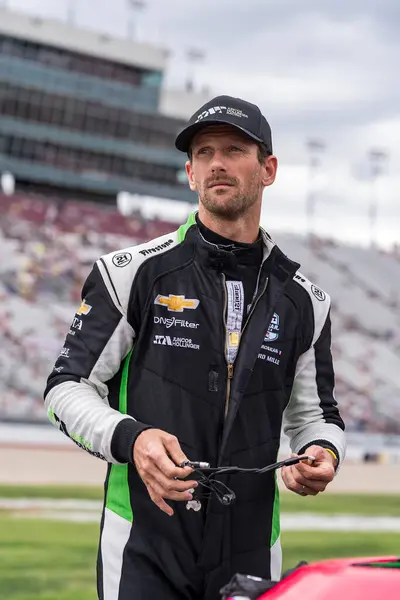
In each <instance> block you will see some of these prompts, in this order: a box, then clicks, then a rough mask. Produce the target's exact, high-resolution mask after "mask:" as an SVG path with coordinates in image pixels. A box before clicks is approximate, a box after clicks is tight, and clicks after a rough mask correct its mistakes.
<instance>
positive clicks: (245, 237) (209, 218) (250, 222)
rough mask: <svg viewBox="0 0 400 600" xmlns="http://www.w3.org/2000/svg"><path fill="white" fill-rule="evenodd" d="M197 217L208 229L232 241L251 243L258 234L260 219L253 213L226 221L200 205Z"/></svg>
mask: <svg viewBox="0 0 400 600" xmlns="http://www.w3.org/2000/svg"><path fill="white" fill-rule="evenodd" d="M199 219H200V221H201V222H202V223H203V225H205V226H206V227H208V229H211V231H214V232H215V233H217V234H218V235H221V236H222V237H224V238H226V239H228V240H232V241H233V242H242V243H245V244H252V243H253V242H255V241H256V240H257V239H258V236H259V231H260V220H259V218H257V217H255V216H253V215H245V216H243V217H240V218H239V219H237V220H236V221H228V220H226V219H222V218H221V217H217V216H215V215H213V214H212V213H210V212H208V211H207V210H204V208H203V207H202V206H201V205H200V207H199Z"/></svg>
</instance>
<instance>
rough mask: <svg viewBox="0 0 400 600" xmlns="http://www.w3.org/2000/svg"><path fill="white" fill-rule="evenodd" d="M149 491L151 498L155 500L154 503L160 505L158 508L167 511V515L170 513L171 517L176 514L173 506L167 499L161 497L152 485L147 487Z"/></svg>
mask: <svg viewBox="0 0 400 600" xmlns="http://www.w3.org/2000/svg"><path fill="white" fill-rule="evenodd" d="M147 491H148V493H149V496H150V498H151V499H152V501H153V502H154V504H155V505H156V506H158V508H159V509H160V510H162V511H163V512H165V513H166V514H167V515H169V516H170V517H172V515H173V514H174V511H173V509H172V507H171V506H169V504H167V503H166V502H165V500H163V499H162V498H161V496H159V495H157V494H156V493H155V492H154V491H153V490H152V488H151V487H150V486H148V487H147Z"/></svg>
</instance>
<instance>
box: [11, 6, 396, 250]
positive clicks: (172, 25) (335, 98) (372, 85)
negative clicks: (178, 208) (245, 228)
mask: <svg viewBox="0 0 400 600" xmlns="http://www.w3.org/2000/svg"><path fill="white" fill-rule="evenodd" d="M73 1H74V0H9V2H10V6H14V7H19V8H24V9H26V10H30V11H33V12H35V11H36V12H40V11H42V14H51V15H52V16H55V14H57V13H58V14H59V15H60V16H63V17H64V18H65V14H66V8H67V6H68V2H73ZM75 6H76V14H77V20H78V23H79V24H80V25H83V26H86V27H91V28H97V29H100V30H103V31H109V32H110V33H112V34H116V35H125V34H126V31H127V19H128V12H127V9H126V6H127V1H126V0H113V2H112V3H110V2H109V0H97V2H96V9H95V10H94V8H93V0H80V1H79V2H78V1H77V0H75ZM136 26H137V27H136V32H137V35H138V37H139V39H140V40H142V41H149V42H152V43H154V42H155V43H158V44H159V45H162V46H168V47H170V48H171V50H172V55H171V59H170V62H169V66H168V71H167V77H166V82H167V84H168V85H172V86H182V85H183V84H184V82H185V80H186V78H187V75H188V73H189V72H190V71H191V70H192V71H193V77H194V81H195V83H196V84H197V85H198V86H206V85H207V86H209V87H210V88H211V93H212V94H215V95H216V94H219V93H228V94H232V95H237V96H242V97H245V98H246V99H248V100H250V101H253V102H256V103H258V104H259V105H260V107H261V108H262V110H263V111H264V113H265V114H266V116H267V118H268V119H269V120H270V122H271V125H272V128H273V138H274V146H275V151H276V153H277V154H278V156H279V159H280V163H281V170H280V173H279V177H278V181H277V183H276V184H275V186H274V187H273V191H272V190H268V194H267V196H266V197H267V198H268V199H270V203H269V205H268V204H267V206H269V207H270V209H271V210H272V207H273V213H274V215H275V216H276V218H277V219H278V220H279V219H281V221H282V222H285V219H286V222H287V214H291V215H294V214H296V215H298V216H297V217H296V223H297V224H301V226H302V227H303V228H304V218H303V216H304V198H305V194H306V181H307V162H308V157H307V153H306V141H307V139H309V138H313V137H316V138H319V139H322V140H324V141H325V143H326V151H325V158H324V175H325V178H326V182H327V184H326V187H325V190H324V192H323V195H324V198H325V204H324V205H323V210H322V208H321V205H320V208H321V215H322V214H323V215H325V217H324V218H323V219H322V221H321V222H320V225H321V227H322V228H323V227H325V225H324V223H326V224H327V226H328V228H329V227H331V228H332V224H335V229H336V230H337V231H340V232H343V231H344V230H345V229H346V227H350V225H349V223H353V224H354V225H355V227H356V228H357V223H358V222H362V223H363V225H362V230H363V231H364V233H365V232H367V231H368V226H367V223H366V222H365V219H364V217H361V216H360V215H361V214H363V215H365V202H366V201H367V200H366V199H367V198H368V190H369V185H368V178H367V174H368V159H367V153H368V151H369V149H370V148H372V147H378V148H383V149H385V150H387V151H388V153H389V155H390V160H389V162H388V167H387V173H386V175H385V177H386V187H385V186H383V187H384V189H383V191H382V192H381V194H382V197H381V199H380V219H381V221H380V223H381V228H382V231H383V230H384V231H385V232H387V234H388V235H390V236H391V239H396V238H397V239H399V234H398V233H397V232H398V231H400V226H399V221H398V219H399V217H398V209H397V207H398V200H397V194H396V190H397V189H399V184H400V181H399V178H398V177H397V170H398V165H399V164H400V144H399V143H398V140H399V139H400V80H399V78H398V63H399V58H400V35H399V34H400V2H399V1H398V0H379V2H378V1H377V0H349V1H348V2H337V0H324V2H316V1H315V0H302V1H301V2H299V0H279V1H278V2H267V1H266V0H246V2H232V0H218V1H216V0H202V2H197V3H194V2H188V1H187V0H168V2H166V1H164V0H148V2H147V7H146V10H144V11H143V13H141V14H138V15H137V22H136ZM193 47H194V48H199V49H202V50H204V52H205V58H204V60H203V61H202V62H199V63H198V64H190V63H189V61H188V60H187V56H186V54H187V50H188V49H191V48H193ZM321 193H322V192H321ZM343 206H346V207H347V208H346V211H344V210H343V208H339V207H343ZM288 211H289V212H288ZM363 211H364V212H363ZM396 211H397V213H396ZM344 212H345V213H346V220H345V222H344V219H343V213H344ZM279 215H281V216H279ZM302 215H303V216H302ZM396 217H397V221H396ZM360 219H361V221H360ZM359 229H360V227H359ZM365 235H366V234H365ZM365 235H364V237H365ZM382 235H383V234H382Z"/></svg>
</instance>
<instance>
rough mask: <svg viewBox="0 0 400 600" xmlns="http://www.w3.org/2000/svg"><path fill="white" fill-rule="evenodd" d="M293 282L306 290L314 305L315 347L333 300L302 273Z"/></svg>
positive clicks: (296, 275)
mask: <svg viewBox="0 0 400 600" xmlns="http://www.w3.org/2000/svg"><path fill="white" fill-rule="evenodd" d="M293 281H294V282H295V283H297V284H298V285H300V286H301V287H302V288H304V289H305V290H306V292H307V293H308V295H309V297H310V300H311V303H312V307H313V313H314V325H315V327H314V337H313V341H312V345H314V344H315V342H316V341H317V339H318V338H319V336H320V334H321V331H322V328H323V326H324V323H325V321H326V317H327V316H328V312H329V309H330V306H331V298H330V296H329V295H328V294H327V293H326V292H325V291H324V290H322V289H321V288H320V287H318V286H316V285H315V284H314V283H312V282H311V281H310V280H309V279H307V277H306V276H305V275H303V274H302V273H300V271H297V272H296V274H295V275H294V277H293Z"/></svg>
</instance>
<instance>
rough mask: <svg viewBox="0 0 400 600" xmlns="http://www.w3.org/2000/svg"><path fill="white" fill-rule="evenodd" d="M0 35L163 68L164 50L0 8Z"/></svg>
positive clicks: (154, 68)
mask: <svg viewBox="0 0 400 600" xmlns="http://www.w3.org/2000/svg"><path fill="white" fill-rule="evenodd" d="M0 33H2V34H3V35H9V36H13V37H18V38H21V39H23V40H30V41H32V42H37V43H41V44H48V45H50V46H53V47H56V48H63V49H66V50H71V51H74V52H80V53H83V54H87V55H89V56H96V57H98V58H105V59H107V60H111V61H115V62H117V63H124V64H126V65H131V66H135V67H142V68H144V69H150V70H157V71H164V69H165V67H166V61H167V53H166V51H165V49H164V50H163V49H161V48H157V47H155V46H152V45H150V44H144V43H137V42H134V41H132V40H128V39H123V38H119V37H113V36H111V35H108V34H105V33H99V32H96V31H90V30H86V29H83V28H78V27H73V26H71V25H69V24H67V23H63V22H62V21H56V20H54V19H44V18H42V17H36V16H31V15H26V14H23V13H19V12H14V11H10V10H8V9H4V8H0Z"/></svg>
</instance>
